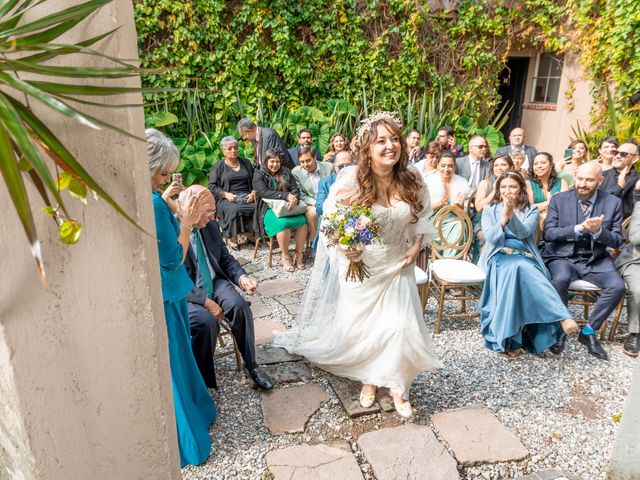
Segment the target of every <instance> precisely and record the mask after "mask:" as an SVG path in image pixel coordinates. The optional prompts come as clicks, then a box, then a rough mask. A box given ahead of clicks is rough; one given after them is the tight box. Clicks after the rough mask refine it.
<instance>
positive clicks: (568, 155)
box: [564, 148, 573, 158]
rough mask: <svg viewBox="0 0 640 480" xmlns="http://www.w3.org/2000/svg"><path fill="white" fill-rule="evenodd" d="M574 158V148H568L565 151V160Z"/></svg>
mask: <svg viewBox="0 0 640 480" xmlns="http://www.w3.org/2000/svg"><path fill="white" fill-rule="evenodd" d="M571 157H573V148H567V149H565V151H564V158H571Z"/></svg>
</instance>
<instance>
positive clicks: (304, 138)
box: [289, 128, 320, 165]
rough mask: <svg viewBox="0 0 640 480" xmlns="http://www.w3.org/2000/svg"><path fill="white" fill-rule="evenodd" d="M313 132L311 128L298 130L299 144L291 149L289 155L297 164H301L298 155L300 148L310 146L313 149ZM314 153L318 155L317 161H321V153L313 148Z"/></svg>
mask: <svg viewBox="0 0 640 480" xmlns="http://www.w3.org/2000/svg"><path fill="white" fill-rule="evenodd" d="M312 145H313V134H312V133H311V130H309V129H308V128H303V129H302V130H300V131H299V132H298V146H297V147H293V148H290V149H289V155H290V156H291V160H293V163H295V164H296V165H300V160H298V155H300V149H301V148H303V147H309V148H311V149H312V150H313V147H312ZM313 154H314V155H315V157H316V161H317V162H319V161H320V154H319V153H318V152H317V151H315V150H313Z"/></svg>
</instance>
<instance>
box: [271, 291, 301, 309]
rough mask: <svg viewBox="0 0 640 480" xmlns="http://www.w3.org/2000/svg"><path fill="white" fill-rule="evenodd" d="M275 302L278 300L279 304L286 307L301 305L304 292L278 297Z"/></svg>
mask: <svg viewBox="0 0 640 480" xmlns="http://www.w3.org/2000/svg"><path fill="white" fill-rule="evenodd" d="M275 300H277V301H278V302H279V303H281V304H282V305H284V306H285V307H286V306H287V305H295V304H300V302H301V301H302V292H298V293H287V294H285V295H278V296H277V297H275Z"/></svg>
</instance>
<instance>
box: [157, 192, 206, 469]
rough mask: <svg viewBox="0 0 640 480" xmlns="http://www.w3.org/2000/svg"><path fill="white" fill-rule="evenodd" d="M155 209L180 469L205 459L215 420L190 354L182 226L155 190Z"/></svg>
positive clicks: (186, 277)
mask: <svg viewBox="0 0 640 480" xmlns="http://www.w3.org/2000/svg"><path fill="white" fill-rule="evenodd" d="M153 210H154V213H155V217H156V236H157V238H158V254H159V256H160V275H161V279H162V298H163V300H164V315H165V320H166V322H167V340H168V342H169V365H170V367H171V386H172V388H173V405H174V408H175V415H176V424H177V427H178V447H179V449H180V466H181V467H184V466H185V465H188V464H192V465H200V464H201V463H204V462H205V461H206V460H207V458H208V457H209V453H210V451H211V437H210V436H209V425H211V422H213V421H214V420H215V418H216V414H217V413H216V405H215V403H214V401H213V399H212V398H211V397H210V396H209V391H208V390H207V387H206V386H205V384H204V380H203V379H202V375H200V371H199V370H198V366H197V365H196V360H195V357H194V356H193V351H192V350H191V335H190V327H189V311H188V309H187V300H186V297H187V293H189V291H190V290H191V289H192V288H193V282H192V281H191V279H190V278H189V275H188V274H187V269H186V268H185V266H184V264H183V263H182V246H181V245H180V243H179V242H178V232H179V230H180V226H179V224H178V221H177V220H176V219H175V218H174V216H173V214H172V213H171V210H170V209H169V206H168V205H167V204H166V203H165V201H164V200H163V198H162V196H161V195H160V194H159V193H156V192H153Z"/></svg>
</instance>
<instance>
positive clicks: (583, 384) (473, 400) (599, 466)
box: [182, 247, 635, 480]
mask: <svg viewBox="0 0 640 480" xmlns="http://www.w3.org/2000/svg"><path fill="white" fill-rule="evenodd" d="M234 253H235V252H234ZM235 254H236V256H237V257H245V258H250V256H251V252H250V251H249V250H248V249H246V248H245V249H243V250H242V251H241V252H240V253H239V254H238V253H235ZM250 265H251V267H250V268H249V269H250V270H253V271H254V272H255V275H256V276H257V277H260V278H261V279H268V278H275V277H284V276H286V277H288V278H293V279H295V280H297V281H299V282H301V283H302V284H305V283H306V281H307V278H308V275H309V270H306V271H297V270H296V271H295V272H294V273H284V272H283V271H282V269H281V268H280V261H279V255H274V268H273V269H269V268H268V267H267V262H266V249H265V248H264V247H263V248H261V249H260V252H259V256H258V258H257V259H256V260H254V261H253V262H252V263H251V264H250ZM262 300H263V301H264V303H265V304H267V305H268V306H269V307H270V308H271V309H272V310H273V316H272V318H274V319H278V320H279V321H281V322H282V323H284V324H285V325H288V326H290V325H292V324H293V323H294V322H295V319H294V318H293V317H292V316H291V315H290V314H289V312H288V311H287V310H286V309H285V308H284V307H282V306H281V305H280V304H279V303H278V302H277V301H275V300H273V299H270V298H264V297H263V298H262ZM456 308H457V306H456V305H455V304H454V303H453V302H450V303H449V304H448V305H447V307H445V309H449V310H450V311H453V310H455V309H456ZM473 308H475V305H473V304H471V305H470V309H473ZM435 311H436V304H435V301H434V300H433V299H430V301H429V303H428V305H427V310H426V314H425V321H426V323H427V325H428V326H429V327H430V328H431V329H433V326H434V322H435ZM576 313H579V312H578V311H577V310H576ZM625 315H626V312H623V316H622V318H621V322H620V323H621V324H620V326H619V329H618V332H620V333H619V334H618V335H617V338H616V340H615V341H614V342H611V343H609V342H605V348H606V349H607V351H608V352H609V355H610V360H609V361H608V362H604V361H599V360H597V359H595V358H593V357H591V356H589V355H588V354H587V353H586V349H585V348H584V347H583V346H582V345H579V344H578V343H577V339H576V336H575V335H574V336H572V337H571V338H570V339H569V340H568V341H567V347H566V349H565V351H564V353H563V354H562V355H560V356H555V355H553V354H551V353H549V352H547V353H545V354H543V355H542V356H540V357H534V356H532V355H523V356H521V357H518V358H508V357H506V356H505V355H499V354H495V353H493V352H490V351H489V350H487V349H485V348H484V346H483V342H482V338H481V336H480V334H479V331H478V321H477V319H447V320H443V329H442V333H441V334H440V335H437V336H434V342H435V345H436V348H437V351H438V355H439V356H440V358H441V359H442V361H443V363H444V368H443V369H442V370H440V371H439V372H438V373H436V374H428V373H425V374H422V375H420V376H419V377H418V378H417V379H416V380H415V382H414V384H413V387H412V390H411V395H410V400H411V403H412V404H413V406H414V407H415V410H416V411H417V413H416V415H414V417H413V418H412V419H410V420H409V422H412V423H417V424H423V425H430V423H431V422H430V417H431V415H432V414H434V413H437V412H442V411H445V410H449V409H453V408H459V407H465V406H471V405H483V406H486V407H487V408H489V409H490V410H491V411H492V412H493V413H494V414H495V415H496V416H497V417H498V418H499V419H500V421H501V422H502V423H503V424H504V425H505V426H506V427H507V428H508V429H510V430H511V431H512V432H514V433H515V434H516V435H517V436H518V438H519V439H520V440H521V441H522V443H523V444H524V445H525V446H526V447H527V449H528V450H529V452H530V456H529V457H528V458H527V459H525V460H523V461H521V462H507V463H498V464H491V465H490V464H484V465H479V466H473V467H467V468H464V469H462V470H460V474H461V478H463V479H469V480H471V479H506V478H516V477H519V476H522V475H525V474H528V473H533V472H538V471H541V470H545V469H550V468H557V469H560V470H563V471H564V472H565V473H569V474H573V475H576V476H578V477H580V478H583V479H589V480H592V479H594V480H595V479H604V478H605V472H606V469H607V466H608V459H609V458H610V456H611V451H612V448H613V442H614V439H615V434H616V429H617V423H616V421H615V420H616V419H617V416H618V415H619V414H620V413H621V412H622V409H623V406H624V400H625V397H626V394H627V390H628V387H629V382H630V379H631V373H632V367H633V365H634V364H635V361H634V359H631V358H629V357H627V356H626V355H624V354H623V353H622V340H623V338H624V335H625V334H626V316H625ZM267 318H268V317H267ZM234 362H235V361H234V359H233V357H224V358H223V359H220V360H216V369H217V372H218V383H219V385H220V387H219V389H218V390H217V391H213V390H212V394H213V396H214V397H215V399H216V402H217V405H218V419H217V420H216V422H215V424H214V425H212V427H211V436H212V439H213V446H212V453H211V456H210V457H209V460H208V461H207V463H205V464H204V465H201V466H199V467H193V466H190V467H187V468H185V469H183V470H182V476H183V478H184V479H185V480H187V479H188V480H196V479H269V478H272V476H271V474H270V473H269V472H268V471H267V467H266V459H265V458H266V454H267V453H268V452H269V451H271V450H274V449H278V448H284V447H288V446H292V445H298V444H301V443H310V444H317V443H325V444H328V445H330V446H335V447H338V448H345V449H349V448H350V449H351V450H352V451H353V452H354V454H355V455H356V459H357V460H358V463H359V465H360V467H361V470H362V472H363V475H364V478H366V479H374V478H375V476H374V475H373V472H372V470H371V467H370V466H369V464H368V463H367V462H366V459H365V458H364V456H363V455H362V452H361V451H360V450H359V449H358V447H357V445H356V443H355V442H356V440H357V438H358V437H359V436H360V435H361V434H362V433H364V432H367V431H371V430H375V429H379V428H384V427H388V426H395V425H399V424H401V423H403V422H404V421H403V420H401V418H400V416H399V415H397V414H395V413H381V414H375V415H369V416H365V417H360V418H357V419H350V418H349V417H348V416H347V415H346V414H345V413H344V411H343V409H342V407H341V406H340V404H339V402H338V400H337V398H336V396H335V394H334V393H333V391H332V390H331V387H330V386H329V384H328V382H327V380H326V378H325V375H324V372H322V371H321V370H319V369H315V368H314V369H313V375H314V382H317V383H319V384H320V385H322V386H323V387H324V388H325V390H326V391H327V393H328V394H329V396H330V398H331V400H330V401H329V402H328V403H326V404H325V405H323V406H322V407H321V408H320V409H319V410H318V411H317V412H316V413H315V414H314V415H313V416H312V417H311V419H310V420H309V422H308V424H307V428H306V431H305V433H302V434H285V435H278V436H273V435H271V434H270V433H269V431H268V429H267V428H266V427H265V426H264V424H263V419H262V410H261V405H260V395H259V393H258V392H256V391H255V390H252V389H251V388H250V385H249V383H248V381H247V380H246V379H245V378H244V377H243V376H242V375H241V374H239V373H238V372H236V371H235V363H234ZM436 434H437V432H436Z"/></svg>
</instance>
